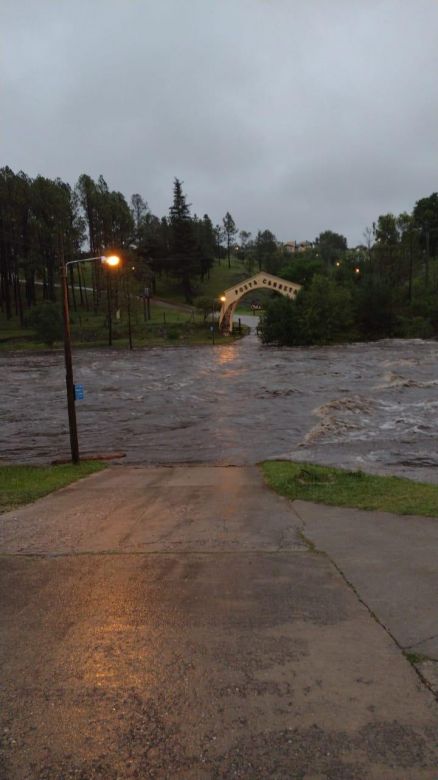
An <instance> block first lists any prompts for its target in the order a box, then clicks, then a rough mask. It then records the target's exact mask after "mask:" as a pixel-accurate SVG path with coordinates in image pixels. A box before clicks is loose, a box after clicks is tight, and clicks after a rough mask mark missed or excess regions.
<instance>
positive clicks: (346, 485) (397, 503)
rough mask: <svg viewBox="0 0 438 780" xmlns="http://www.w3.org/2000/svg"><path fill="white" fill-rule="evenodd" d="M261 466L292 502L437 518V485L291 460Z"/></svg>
mask: <svg viewBox="0 0 438 780" xmlns="http://www.w3.org/2000/svg"><path fill="white" fill-rule="evenodd" d="M261 468H262V471H263V474H264V477H265V479H266V482H267V483H268V485H269V486H270V487H271V488H272V489H273V490H275V491H276V492H277V493H280V495H282V496H286V497H287V498H290V499H291V500H292V501H293V500H294V499H301V500H302V501H314V502H315V503H317V504H328V505H330V506H349V507H356V508H357V509H368V510H378V511H381V512H393V513H394V514H398V515H423V516H425V517H438V485H429V484H425V483H422V482H413V481H412V480H410V479H404V478H401V477H380V476H374V475H371V474H364V472H363V471H346V470H344V469H336V468H331V467H327V466H315V465H313V464H310V463H293V462H290V461H265V462H264V463H262V464H261Z"/></svg>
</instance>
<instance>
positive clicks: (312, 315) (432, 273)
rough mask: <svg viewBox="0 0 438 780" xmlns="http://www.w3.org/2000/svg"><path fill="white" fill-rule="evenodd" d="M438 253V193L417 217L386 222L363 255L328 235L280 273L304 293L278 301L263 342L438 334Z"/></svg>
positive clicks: (368, 239)
mask: <svg viewBox="0 0 438 780" xmlns="http://www.w3.org/2000/svg"><path fill="white" fill-rule="evenodd" d="M437 255H438V193H432V195H430V196H428V197H424V198H421V199H420V200H418V201H417V202H416V204H415V206H414V208H413V209H412V211H411V213H407V212H403V213H402V214H399V215H394V214H391V213H388V214H383V215H381V216H379V217H378V219H377V221H376V222H374V223H373V224H372V226H371V227H369V228H367V229H366V230H365V231H364V241H363V243H362V244H361V245H359V246H358V247H356V248H355V249H349V248H348V247H347V242H346V239H345V238H344V237H343V236H341V235H339V234H336V233H333V232H332V231H325V232H324V233H321V234H320V236H319V239H317V240H316V241H315V244H314V246H313V248H312V249H310V250H308V251H307V252H305V253H303V254H302V255H300V256H296V257H292V258H291V259H290V260H289V261H288V262H287V263H286V264H285V265H284V266H283V267H282V268H281V269H280V272H279V273H280V275H281V276H283V277H284V278H286V279H290V280H291V281H294V282H299V283H301V284H302V285H303V288H302V290H301V291H300V293H299V294H298V296H297V298H296V300H295V301H289V300H287V299H281V300H280V299H278V298H276V299H272V300H271V302H270V303H269V305H268V307H267V310H266V312H265V315H264V317H263V320H262V323H261V334H262V339H263V340H264V341H265V342H266V343H276V344H283V345H290V346H294V345H308V344H329V343H336V342H341V341H352V340H357V339H364V340H367V339H377V338H382V337H419V338H428V337H433V336H437V335H438V257H437Z"/></svg>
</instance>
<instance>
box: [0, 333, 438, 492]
mask: <svg viewBox="0 0 438 780" xmlns="http://www.w3.org/2000/svg"><path fill="white" fill-rule="evenodd" d="M74 366H75V381H76V382H78V383H82V384H83V385H84V387H85V400H84V401H80V402H78V403H77V413H78V425H79V440H80V447H81V451H82V452H83V453H86V452H96V451H97V452H104V451H115V450H121V451H123V452H126V461H129V462H131V463H136V462H138V463H170V462H182V461H185V462H205V463H226V464H245V463H255V462H257V461H259V460H262V459H263V458H270V457H288V458H293V459H299V460H308V461H314V462H318V463H326V464H332V465H339V466H345V467H352V468H362V469H364V470H367V471H372V472H380V473H396V474H401V475H405V476H410V477H414V478H416V479H424V480H428V481H434V482H438V469H437V465H438V450H437V434H438V417H437V413H438V343H435V342H432V341H421V340H410V341H401V340H385V341H380V342H378V343H373V344H352V345H347V346H336V347H325V348H317V347H315V348H291V349H286V348H284V349H276V348H272V347H264V346H262V345H261V344H260V343H259V342H258V340H257V338H256V336H255V335H251V336H249V337H247V338H246V339H243V340H242V341H241V342H239V343H235V344H230V345H226V346H216V347H214V348H213V347H208V346H207V347H194V348H193V347H192V348H186V347H169V348H167V349H163V348H157V349H145V350H138V351H133V352H132V353H130V352H129V351H119V350H109V349H108V350H107V349H102V350H77V351H76V352H75V354H74ZM0 370H1V375H2V383H1V388H2V391H1V398H0V453H1V457H2V459H3V460H5V461H12V462H24V461H33V462H35V463H42V462H48V461H51V460H52V459H54V458H57V457H62V456H63V455H65V456H68V452H69V440H68V427H67V413H66V407H65V386H64V368H63V354H62V352H50V353H49V352H47V353H38V354H30V353H28V354H24V353H13V354H11V353H9V354H6V353H3V354H1V355H0Z"/></svg>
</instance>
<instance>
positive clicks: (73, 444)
mask: <svg viewBox="0 0 438 780" xmlns="http://www.w3.org/2000/svg"><path fill="white" fill-rule="evenodd" d="M95 260H100V261H101V263H105V264H106V265H108V266H110V267H115V266H118V265H119V263H120V258H119V257H118V256H117V255H110V256H109V257H106V256H105V255H99V256H98V257H86V258H84V259H80V260H69V261H68V262H67V263H65V262H64V257H62V262H61V267H60V276H61V287H62V312H63V320H64V360H65V384H66V388H67V410H68V427H69V432H70V450H71V461H72V463H74V464H75V465H77V464H78V463H79V460H80V458H79V441H78V428H77V423H76V407H75V386H74V383H73V363H72V354H71V333H70V311H69V305H68V288H67V266H68V265H76V264H77V263H87V262H92V261H95Z"/></svg>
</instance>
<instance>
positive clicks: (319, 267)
mask: <svg viewBox="0 0 438 780" xmlns="http://www.w3.org/2000/svg"><path fill="white" fill-rule="evenodd" d="M325 272H326V266H325V264H324V262H323V261H322V259H321V258H318V257H315V258H309V259H307V258H306V257H305V254H303V255H298V256H297V257H294V258H293V259H292V260H290V261H289V262H288V263H287V265H285V266H283V268H282V269H281V271H280V274H279V275H280V276H281V277H282V278H283V279H288V280H289V281H291V282H297V284H304V285H308V284H309V283H310V282H311V280H312V279H313V277H314V276H315V275H316V274H320V275H321V274H325Z"/></svg>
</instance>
